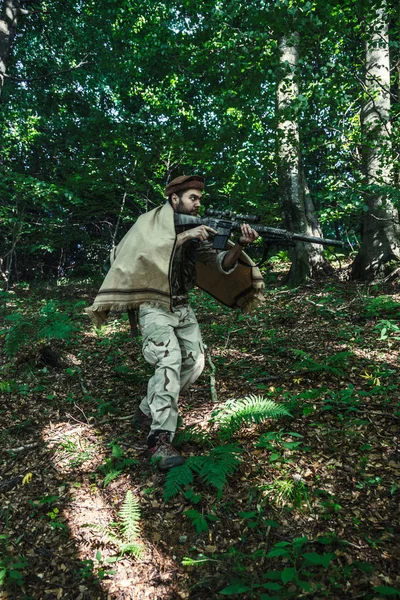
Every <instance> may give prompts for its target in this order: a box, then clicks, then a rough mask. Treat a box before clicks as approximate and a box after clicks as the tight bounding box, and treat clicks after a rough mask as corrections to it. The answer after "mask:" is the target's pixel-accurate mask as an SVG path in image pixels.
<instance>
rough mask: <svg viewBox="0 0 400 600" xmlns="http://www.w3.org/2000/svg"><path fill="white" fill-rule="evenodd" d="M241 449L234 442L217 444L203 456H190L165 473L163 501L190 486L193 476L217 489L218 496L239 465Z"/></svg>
mask: <svg viewBox="0 0 400 600" xmlns="http://www.w3.org/2000/svg"><path fill="white" fill-rule="evenodd" d="M241 452H242V450H241V448H240V447H239V446H237V445H235V444H227V445H225V446H217V447H216V448H214V449H213V450H211V451H210V452H209V453H208V454H206V455H203V456H191V457H189V458H188V459H187V460H186V461H185V463H184V464H183V465H181V466H179V467H175V468H174V469H171V470H170V471H169V472H168V473H167V477H166V480H165V485H164V501H165V502H168V500H170V499H171V498H173V497H174V496H176V495H177V494H179V493H184V491H185V488H187V487H189V486H191V485H192V484H193V482H194V477H195V476H198V477H200V479H201V480H202V481H203V482H204V483H206V484H207V485H210V486H212V487H214V488H216V489H217V490H218V493H219V496H221V494H222V490H223V488H224V486H225V485H226V483H227V480H228V477H230V476H231V475H232V474H233V473H234V472H235V471H236V470H237V468H238V467H239V465H240V462H241V460H240V454H241Z"/></svg>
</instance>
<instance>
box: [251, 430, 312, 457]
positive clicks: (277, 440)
mask: <svg viewBox="0 0 400 600" xmlns="http://www.w3.org/2000/svg"><path fill="white" fill-rule="evenodd" d="M302 437H303V436H302V435H301V434H299V433H295V432H289V433H286V434H284V433H283V431H282V430H280V431H269V432H267V433H263V434H262V435H261V436H260V439H259V440H258V442H257V443H256V447H257V448H265V449H266V450H269V451H270V452H271V455H270V457H269V460H270V462H274V461H278V460H279V461H283V462H287V459H286V458H284V454H285V452H287V451H288V450H289V451H292V450H297V448H299V446H301V445H302V443H303V442H302V441H301V440H300V439H299V438H302ZM291 438H298V439H297V441H292V439H291Z"/></svg>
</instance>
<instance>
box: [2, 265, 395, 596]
mask: <svg viewBox="0 0 400 600" xmlns="http://www.w3.org/2000/svg"><path fill="white" fill-rule="evenodd" d="M339 275H340V277H339ZM278 280H279V274H277V275H276V276H275V279H274V276H273V274H272V275H271V276H269V277H268V278H267V281H268V282H269V283H267V290H266V302H265V305H264V306H263V307H261V308H259V309H257V310H256V311H254V312H252V313H250V314H248V315H241V314H239V313H234V312H232V311H229V310H228V309H225V308H224V307H221V306H220V305H218V304H217V303H216V302H215V301H214V300H212V299H210V298H209V297H206V296H205V295H204V294H202V293H200V292H195V293H194V294H193V302H192V304H193V305H194V308H195V310H196V313H197V315H198V318H199V322H200V323H201V329H202V334H203V337H204V341H205V343H206V345H207V347H208V359H207V364H206V369H205V372H204V374H203V375H202V377H201V378H200V379H199V380H198V382H197V383H196V384H195V385H194V386H193V388H192V389H191V390H190V391H189V393H188V394H187V395H186V396H184V397H182V398H181V400H180V406H181V415H182V421H183V422H182V424H181V427H180V431H179V434H178V436H177V438H176V442H177V444H179V448H180V450H181V452H182V453H183V454H184V455H185V456H186V457H191V458H190V459H189V461H188V465H189V466H188V467H187V468H186V469H184V468H180V469H181V470H180V471H177V470H176V469H174V470H173V471H175V472H176V475H175V477H172V476H171V475H169V476H166V475H165V474H162V473H160V472H158V470H157V467H156V466H154V465H152V464H151V463H150V461H149V458H148V456H147V453H146V432H145V431H141V430H140V428H138V427H136V425H134V424H133V415H134V413H135V409H136V407H137V405H138V403H139V401H140V399H141V397H142V396H143V395H144V393H145V389H146V382H147V380H148V377H149V376H150V375H151V368H150V367H149V366H148V365H147V364H146V363H145V361H144V359H143V358H142V355H141V349H140V340H132V339H131V338H130V336H129V331H128V322H127V320H126V318H125V317H121V318H117V317H114V318H111V319H110V320H109V322H108V324H107V326H106V327H104V328H103V329H102V330H96V329H94V328H93V327H92V326H91V325H90V323H89V322H88V320H87V317H86V315H85V314H84V307H85V306H87V305H88V304H90V302H91V301H92V299H93V297H94V295H95V292H96V290H97V286H95V285H93V283H90V282H75V283H73V282H68V281H59V282H58V285H57V286H56V285H46V284H45V283H42V284H40V285H32V284H31V285H22V284H20V285H18V286H15V288H14V289H13V290H11V291H10V292H7V293H6V292H2V293H1V299H2V309H1V310H2V313H1V315H2V322H3V325H4V327H5V329H3V333H2V336H1V344H2V345H3V346H4V348H3V350H5V352H4V353H3V354H2V359H1V360H2V365H1V380H0V392H1V396H0V397H1V400H0V402H1V404H0V414H1V432H0V436H1V440H0V441H1V451H0V452H1V454H0V469H1V470H0V498H1V500H0V598H1V599H6V598H9V599H14V598H15V599H32V600H50V599H60V598H62V599H73V600H80V599H90V600H95V599H100V598H101V599H103V598H104V599H107V598H108V599H112V600H117V599H118V600H122V599H140V600H142V599H146V598H149V599H151V600H156V599H160V600H161V599H162V600H175V599H176V600H179V599H186V598H189V599H193V600H210V599H212V598H219V597H223V596H232V597H234V598H244V599H251V598H257V599H258V598H259V599H261V600H263V599H273V598H276V599H281V598H313V599H320V598H321V599H322V598H330V599H336V598H337V599H346V598H349V599H350V598H351V599H355V598H362V599H367V600H368V599H371V600H372V599H381V598H387V597H400V527H399V517H400V512H399V505H400V502H399V500H400V448H399V443H400V428H399V426H400V398H399V366H400V365H399V343H400V324H399V320H398V318H399V307H400V304H399V301H400V290H399V287H398V284H397V286H396V285H390V284H387V285H386V286H378V285H373V286H365V285H364V286H361V285H356V284H354V283H350V282H348V281H346V273H345V271H343V272H339V271H338V273H337V274H336V276H335V277H332V278H329V279H323V280H321V281H317V282H313V283H311V284H309V285H305V286H302V287H299V288H297V289H296V290H288V289H285V288H282V287H278V286H277V281H278ZM6 315H9V316H10V315H11V320H9V318H10V317H7V316H6ZM71 327H72V329H71ZM57 338H59V339H57ZM214 376H215V382H216V383H215V386H214V382H213V377H214ZM214 392H215V393H216V396H217V397H216V398H215V397H214V401H213V400H212V393H214ZM215 400H216V401H215ZM240 400H242V403H240V402H239V401H240ZM234 401H236V403H235V402H234ZM227 402H228V407H229V406H230V408H227V405H226V403H227ZM229 402H230V404H229ZM274 403H276V404H274ZM245 406H247V409H244V407H245ZM271 407H275V408H276V407H278V409H279V407H280V408H281V409H282V407H283V409H284V410H283V412H285V410H286V412H287V413H290V415H289V414H288V415H286V416H285V415H283V416H276V417H275V418H272V416H268V411H270V412H271V414H273V410H272V409H271ZM223 408H224V412H220V413H219V416H218V414H217V415H216V411H218V410H219V411H221V410H222V409H223ZM278 413H279V410H278ZM199 457H203V458H204V462H203V463H202V462H201V460H203V459H200V462H199ZM173 471H171V474H172V472H173ZM137 527H138V528H139V530H138V531H136V530H137Z"/></svg>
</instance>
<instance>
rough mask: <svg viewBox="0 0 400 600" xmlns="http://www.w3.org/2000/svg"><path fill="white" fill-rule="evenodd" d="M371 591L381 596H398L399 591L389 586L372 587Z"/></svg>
mask: <svg viewBox="0 0 400 600" xmlns="http://www.w3.org/2000/svg"><path fill="white" fill-rule="evenodd" d="M373 590H374V592H378V594H381V595H382V596H400V590H398V589H396V588H394V587H390V586H389V585H378V586H377V587H374V588H373Z"/></svg>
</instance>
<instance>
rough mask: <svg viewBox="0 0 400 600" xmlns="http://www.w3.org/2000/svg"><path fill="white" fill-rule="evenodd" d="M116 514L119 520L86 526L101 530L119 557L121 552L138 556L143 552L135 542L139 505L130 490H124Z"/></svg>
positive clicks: (137, 534) (137, 529) (140, 546)
mask: <svg viewBox="0 0 400 600" xmlns="http://www.w3.org/2000/svg"><path fill="white" fill-rule="evenodd" d="M118 516H119V517H120V518H119V521H117V522H115V523H110V524H109V525H108V526H106V527H103V526H100V525H95V524H90V525H88V527H92V528H93V529H96V530H97V531H99V532H101V533H102V534H103V537H104V538H105V540H106V541H108V542H110V543H112V544H114V545H115V546H117V548H118V551H119V557H121V556H122V555H123V554H131V555H133V556H134V557H135V558H139V557H140V556H141V555H142V553H143V547H142V545H141V544H139V543H138V542H137V538H138V536H139V533H140V528H139V521H140V506H139V502H138V500H137V499H136V498H135V496H134V495H133V493H132V492H131V490H128V491H127V492H126V495H125V499H124V502H123V504H122V507H121V510H120V511H119V513H118ZM108 562H111V561H110V560H109V561H108Z"/></svg>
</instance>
